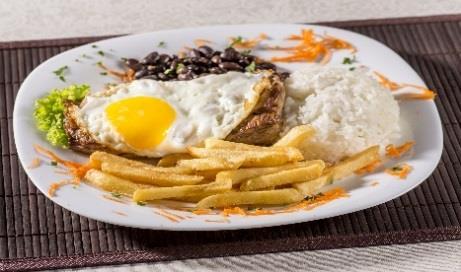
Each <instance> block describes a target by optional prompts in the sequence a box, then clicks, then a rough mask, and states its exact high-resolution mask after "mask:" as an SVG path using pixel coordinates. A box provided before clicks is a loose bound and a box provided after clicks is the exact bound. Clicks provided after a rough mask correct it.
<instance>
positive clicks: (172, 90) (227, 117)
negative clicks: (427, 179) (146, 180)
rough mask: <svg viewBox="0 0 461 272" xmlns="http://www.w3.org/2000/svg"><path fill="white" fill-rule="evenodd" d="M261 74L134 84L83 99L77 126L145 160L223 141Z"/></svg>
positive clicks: (255, 94) (255, 95)
mask: <svg viewBox="0 0 461 272" xmlns="http://www.w3.org/2000/svg"><path fill="white" fill-rule="evenodd" d="M263 77H264V75H263V74H250V73H238V72H228V73H225V74H221V75H208V76H204V77H200V78H197V79H193V80H189V81H167V82H164V81H155V80H149V79H142V80H135V81H133V82H131V83H126V84H120V85H117V86H115V87H113V88H112V89H110V90H109V91H105V92H102V93H97V94H90V95H88V96H87V97H86V98H85V100H84V101H83V102H82V104H81V105H80V107H79V109H78V111H77V112H76V118H77V122H78V124H79V125H80V126H82V127H85V128H86V129H87V131H88V132H89V133H90V134H91V135H92V136H93V138H94V139H95V140H96V141H98V142H99V143H100V144H102V145H104V146H107V147H109V148H111V149H114V150H117V151H120V152H123V153H130V154H135V155H138V156H146V157H160V156H163V155H166V154H170V153H179V152H185V151H186V149H187V147H189V146H193V145H196V144H198V143H200V142H202V141H203V140H204V139H206V138H208V137H214V138H219V139H223V138H225V137H226V136H227V135H228V134H229V133H230V132H231V131H232V130H233V129H234V128H235V127H236V126H237V125H238V124H239V123H240V122H241V121H243V120H244V119H245V118H246V117H247V116H248V115H249V114H250V112H251V111H252V109H253V107H254V106H255V105H256V103H257V102H258V99H259V97H260V92H261V90H259V89H260V88H255V86H256V85H257V83H258V82H259V81H261V80H262V78H263Z"/></svg>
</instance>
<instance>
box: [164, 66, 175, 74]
mask: <svg viewBox="0 0 461 272" xmlns="http://www.w3.org/2000/svg"><path fill="white" fill-rule="evenodd" d="M173 71H175V69H174V68H168V69H166V70H165V72H163V73H164V74H165V75H169V74H171V73H173Z"/></svg>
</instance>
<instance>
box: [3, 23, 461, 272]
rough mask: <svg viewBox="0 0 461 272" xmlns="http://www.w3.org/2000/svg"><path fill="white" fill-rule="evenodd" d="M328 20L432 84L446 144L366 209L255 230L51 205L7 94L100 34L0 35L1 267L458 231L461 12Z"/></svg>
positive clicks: (391, 239)
mask: <svg viewBox="0 0 461 272" xmlns="http://www.w3.org/2000/svg"><path fill="white" fill-rule="evenodd" d="M328 24H329V25H333V26H336V27H342V28H346V29H350V30H353V31H356V32H359V33H363V34H365V35H367V36H370V37H372V38H375V39H377V40H379V41H381V42H383V43H385V44H387V45H388V46H389V47H391V48H392V49H394V50H395V51H396V52H397V53H398V54H400V55H401V56H402V57H403V58H405V60H407V61H408V62H409V63H410V65H411V66H412V67H413V68H414V69H415V70H416V71H417V72H418V73H419V74H420V75H421V76H422V77H423V78H424V80H425V81H426V83H427V84H428V85H429V87H430V88H431V89H435V90H437V92H438V97H437V99H436V103H437V107H438V109H439V112H440V115H441V118H442V122H443V126H444V130H445V135H444V148H445V149H444V152H443V155H442V160H441V162H440V164H439V166H438V168H437V169H436V170H435V172H434V173H433V175H432V176H431V177H430V178H428V179H427V180H426V181H425V182H424V183H423V184H422V185H420V186H419V187H417V188H416V189H414V190H412V191H411V192H409V193H408V194H406V195H403V196H402V197H400V198H397V199H394V200H392V201H390V202H387V203H385V204H382V205H379V206H376V207H373V208H370V209H367V210H363V211H359V212H356V213H352V214H348V215H343V216H339V217H334V218H329V219H324V220H319V221H315V222H309V223H302V224H295V225H290V226H282V227H272V228H264V229H257V230H239V231H220V232H167V231H149V230H139V229H132V228H125V227H118V226H114V225H110V224H105V223H101V222H97V221H94V220H90V219H88V218H85V217H81V216H78V215H76V214H74V213H71V212H69V211H67V210H65V209H62V208H60V207H59V206H57V205H55V204H53V203H52V202H51V201H50V200H48V199H47V197H46V196H44V195H42V194H41V193H40V192H38V190H37V189H36V188H35V186H34V185H33V184H32V183H31V182H30V181H29V180H28V179H27V176H26V174H25V172H24V170H23V169H22V168H21V166H20V163H19V162H18V157H17V153H16V149H15V145H14V139H13V129H12V111H13V102H14V98H15V95H16V93H17V91H18V89H19V86H20V84H21V82H22V81H23V80H24V78H25V77H26V76H27V74H28V73H29V72H31V71H32V69H34V67H36V66H37V65H38V64H40V63H41V62H43V61H44V60H46V59H48V58H50V57H51V56H53V55H56V54H58V53H60V52H62V51H65V50H67V49H70V48H72V47H74V46H77V45H80V44H84V43H88V42H91V41H95V40H98V39H101V37H98V38H75V39H64V40H46V41H32V42H12V43H0V102H1V103H0V127H1V134H0V137H1V154H2V163H1V164H0V171H1V173H2V184H1V186H0V258H1V261H0V270H2V269H3V270H7V271H9V270H39V269H52V268H64V267H82V266H95V265H107V264H120V263H134V262H148V261H162V260H177V259H184V258H198V257H214V256H229V255H239V254H255V253H266V252H280V251H294V250H305V249H327V248H339V247H353V246H371V245H384V244H392V243H415V242H425V241H442V240H453V239H461V225H460V221H461V205H460V199H461V184H460V176H461V165H460V156H461V152H460V151H461V146H460V139H461V129H460V124H459V121H458V120H461V109H460V105H461V92H460V88H461V75H460V73H459V72H458V69H459V67H461V15H459V16H439V17H430V18H427V17H426V18H411V19H408V18H407V19H391V20H375V21H356V22H337V23H328Z"/></svg>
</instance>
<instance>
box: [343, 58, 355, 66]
mask: <svg viewBox="0 0 461 272" xmlns="http://www.w3.org/2000/svg"><path fill="white" fill-rule="evenodd" d="M354 62H357V60H356V59H355V56H354V57H352V58H349V57H345V58H344V59H343V64H349V65H350V64H352V63H354Z"/></svg>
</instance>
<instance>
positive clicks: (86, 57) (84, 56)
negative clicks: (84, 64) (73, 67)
mask: <svg viewBox="0 0 461 272" xmlns="http://www.w3.org/2000/svg"><path fill="white" fill-rule="evenodd" d="M82 58H85V59H91V58H92V57H90V56H88V55H87V54H82Z"/></svg>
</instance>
